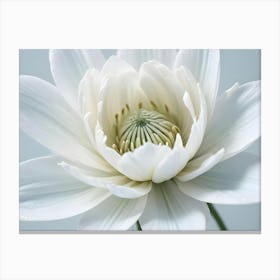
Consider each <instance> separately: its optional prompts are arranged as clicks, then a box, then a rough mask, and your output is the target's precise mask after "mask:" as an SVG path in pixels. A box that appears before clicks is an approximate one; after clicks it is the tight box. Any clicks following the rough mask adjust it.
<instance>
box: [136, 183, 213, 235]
mask: <svg viewBox="0 0 280 280" xmlns="http://www.w3.org/2000/svg"><path fill="white" fill-rule="evenodd" d="M208 216H209V210H208V207H207V205H206V203H202V202H199V201H196V200H194V199H192V198H191V197H188V196H186V195H184V194H183V193H181V192H180V190H179V189H178V187H177V186H176V184H175V183H174V182H172V181H167V182H165V183H162V184H159V185H154V186H153V188H152V191H151V192H150V193H149V195H148V200H147V205H146V207H145V210H144V212H143V214H142V216H141V217H140V224H141V227H142V229H143V230H205V229H206V220H207V218H208Z"/></svg>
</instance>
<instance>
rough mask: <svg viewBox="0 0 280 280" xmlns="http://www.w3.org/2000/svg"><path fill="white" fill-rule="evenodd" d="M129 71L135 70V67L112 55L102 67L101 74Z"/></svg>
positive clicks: (117, 73) (118, 73)
mask: <svg viewBox="0 0 280 280" xmlns="http://www.w3.org/2000/svg"><path fill="white" fill-rule="evenodd" d="M129 71H135V69H134V68H133V67H131V65H129V64H128V63H127V62H126V61H124V60H123V59H121V58H119V57H118V56H115V55H112V56H111V57H110V58H109V59H108V60H107V61H106V63H105V64H104V66H103V67H102V70H101V73H102V74H103V75H120V74H122V73H125V72H129Z"/></svg>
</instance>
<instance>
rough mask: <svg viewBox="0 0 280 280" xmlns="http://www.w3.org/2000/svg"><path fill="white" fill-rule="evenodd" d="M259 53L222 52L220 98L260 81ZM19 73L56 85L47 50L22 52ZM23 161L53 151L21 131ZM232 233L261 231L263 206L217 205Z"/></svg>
mask: <svg viewBox="0 0 280 280" xmlns="http://www.w3.org/2000/svg"><path fill="white" fill-rule="evenodd" d="M103 53H104V55H105V57H109V56H110V55H112V54H114V53H115V51H114V50H103ZM260 63H261V52H260V50H221V82H220V89H219V94H221V93H222V92H224V91H225V90H226V89H228V88H229V87H230V86H232V85H233V84H234V83H235V82H237V81H238V82H240V83H245V82H248V81H252V80H260V78H261V77H260V75H261V74H260V71H261V66H260ZM19 72H20V74H25V75H34V76H37V77H40V78H42V79H44V80H47V81H49V82H51V83H53V79H52V76H51V72H50V68H49V61H48V50H20V53H19ZM19 147H20V154H19V157H20V161H24V160H27V159H30V158H33V157H38V156H43V155H48V154H50V151H49V150H48V149H46V148H45V147H43V146H41V145H40V144H38V143H37V142H35V141H33V140H32V139H31V138H30V137H29V136H28V135H26V134H25V133H24V132H21V131H20V141H19ZM249 150H250V151H251V152H252V153H255V154H256V153H259V152H260V141H258V142H257V143H256V144H254V145H253V147H251V148H249ZM215 206H216V209H217V210H218V211H219V213H220V215H221V216H222V218H223V219H224V222H225V224H226V226H227V227H228V229H229V230H236V231H239V230H246V231H250V230H254V231H255V230H260V224H261V219H260V204H252V205H246V206H225V205H215ZM78 219H79V216H76V217H72V218H69V219H65V220H59V221H52V222H20V230H73V229H75V224H76V223H77V221H78ZM207 229H208V230H216V229H218V227H217V225H216V224H215V221H213V220H212V219H210V220H209V222H208V224H207Z"/></svg>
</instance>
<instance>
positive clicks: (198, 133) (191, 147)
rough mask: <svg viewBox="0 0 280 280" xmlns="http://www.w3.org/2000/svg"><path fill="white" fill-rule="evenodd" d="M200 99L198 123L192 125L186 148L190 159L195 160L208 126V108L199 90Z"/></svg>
mask: <svg viewBox="0 0 280 280" xmlns="http://www.w3.org/2000/svg"><path fill="white" fill-rule="evenodd" d="M198 94H199V99H200V101H199V102H200V105H199V106H200V112H199V116H198V119H197V121H194V122H193V123H192V125H191V129H190V132H189V135H188V141H187V144H186V146H185V148H186V149H187V150H188V151H189V154H190V155H189V158H193V156H194V155H195V154H196V152H197V150H198V149H199V147H200V146H201V143H202V140H203V137H204V133H205V129H206V125H207V108H206V103H205V99H204V97H203V95H202V94H201V92H200V89H199V90H198Z"/></svg>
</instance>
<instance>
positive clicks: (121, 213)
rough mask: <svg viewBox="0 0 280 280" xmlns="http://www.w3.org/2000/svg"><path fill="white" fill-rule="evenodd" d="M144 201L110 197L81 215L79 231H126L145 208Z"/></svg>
mask: <svg viewBox="0 0 280 280" xmlns="http://www.w3.org/2000/svg"><path fill="white" fill-rule="evenodd" d="M146 200H147V198H146V197H141V198H138V199H122V198H118V197H115V196H111V197H110V198H108V199H106V200H105V201H104V202H103V203H102V204H100V205H99V206H97V207H95V208H94V209H92V210H90V211H88V212H87V213H85V214H84V215H83V217H82V219H81V221H80V229H81V230H127V229H129V228H130V227H131V226H132V225H133V224H134V223H136V221H137V220H138V219H139V217H140V215H141V214H142V212H143V210H144V208H145V205H146Z"/></svg>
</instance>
